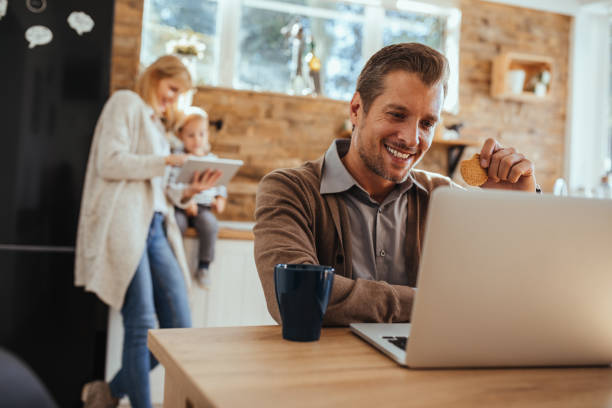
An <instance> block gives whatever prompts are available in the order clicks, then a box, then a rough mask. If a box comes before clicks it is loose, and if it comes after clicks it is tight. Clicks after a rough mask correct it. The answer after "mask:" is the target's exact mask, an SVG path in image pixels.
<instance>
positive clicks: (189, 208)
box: [185, 201, 198, 217]
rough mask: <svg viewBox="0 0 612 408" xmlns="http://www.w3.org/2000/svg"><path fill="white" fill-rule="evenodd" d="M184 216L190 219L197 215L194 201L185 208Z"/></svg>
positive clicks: (196, 206)
mask: <svg viewBox="0 0 612 408" xmlns="http://www.w3.org/2000/svg"><path fill="white" fill-rule="evenodd" d="M185 214H187V215H188V216H190V217H195V216H196V215H198V204H197V203H196V202H195V201H192V202H191V203H190V204H189V205H188V206H187V207H185Z"/></svg>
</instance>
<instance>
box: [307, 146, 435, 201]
mask: <svg viewBox="0 0 612 408" xmlns="http://www.w3.org/2000/svg"><path fill="white" fill-rule="evenodd" d="M350 145H351V140H350V139H336V140H334V141H333V142H332V144H331V145H330V146H329V148H328V149H327V152H325V158H324V160H323V172H322V176H321V187H320V188H319V192H320V193H321V194H334V193H342V192H344V191H347V190H349V189H350V188H351V187H353V186H357V187H358V188H360V189H361V190H363V191H364V192H365V190H364V189H363V188H362V187H361V186H360V185H359V183H357V181H355V179H354V178H353V176H351V173H349V172H348V170H347V169H346V167H344V163H342V160H341V158H342V157H343V156H344V155H345V154H346V153H347V152H348V150H349V147H350ZM413 184H416V185H417V186H418V187H421V188H423V187H422V186H420V185H419V184H418V183H416V181H415V179H414V177H413V176H412V171H411V172H410V173H408V178H407V179H406V181H404V182H403V183H401V184H397V185H396V188H398V189H399V194H403V193H405V192H406V191H408V190H410V188H411V187H412V185H413Z"/></svg>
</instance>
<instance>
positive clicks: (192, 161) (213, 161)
mask: <svg viewBox="0 0 612 408" xmlns="http://www.w3.org/2000/svg"><path fill="white" fill-rule="evenodd" d="M243 164H244V163H243V161H242V160H232V159H220V158H216V157H196V156H190V157H189V159H187V161H186V162H185V164H184V165H183V167H182V168H181V172H180V173H179V175H178V177H177V178H176V181H177V182H178V183H185V184H189V183H191V178H192V177H193V173H194V172H195V171H199V172H202V171H205V170H208V169H210V170H219V171H221V177H219V180H217V183H215V186H224V185H227V183H229V181H230V180H231V179H232V177H234V174H236V172H237V171H238V169H239V168H240V166H242V165H243Z"/></svg>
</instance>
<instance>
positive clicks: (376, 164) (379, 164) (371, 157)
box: [353, 129, 416, 184]
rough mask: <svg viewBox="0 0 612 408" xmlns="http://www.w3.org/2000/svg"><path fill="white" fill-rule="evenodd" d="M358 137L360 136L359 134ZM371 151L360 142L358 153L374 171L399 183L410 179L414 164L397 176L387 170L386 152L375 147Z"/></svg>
mask: <svg viewBox="0 0 612 408" xmlns="http://www.w3.org/2000/svg"><path fill="white" fill-rule="evenodd" d="M360 131H361V129H359V133H361V132H360ZM353 137H354V136H353ZM357 137H359V135H358V136H357ZM371 152H372V153H370V154H368V149H367V148H366V146H364V144H363V143H358V147H357V153H359V157H360V158H361V161H363V164H365V166H366V167H367V168H368V169H369V170H370V171H371V172H372V173H374V174H376V175H377V176H379V177H382V178H384V179H385V180H389V181H392V182H394V183H398V184H401V183H403V182H404V181H406V179H408V176H409V175H410V169H411V168H412V167H414V165H412V166H410V168H408V169H407V170H406V174H404V176H403V177H395V176H393V175H392V174H391V173H390V172H388V171H386V170H385V161H384V158H383V157H382V155H383V154H384V153H383V152H379V153H376V152H375V150H374V149H372V150H371ZM415 164H416V163H415Z"/></svg>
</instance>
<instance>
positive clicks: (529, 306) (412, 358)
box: [351, 189, 612, 368]
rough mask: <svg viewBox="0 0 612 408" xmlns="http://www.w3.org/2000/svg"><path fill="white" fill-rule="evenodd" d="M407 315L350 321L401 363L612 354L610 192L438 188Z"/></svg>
mask: <svg viewBox="0 0 612 408" xmlns="http://www.w3.org/2000/svg"><path fill="white" fill-rule="evenodd" d="M417 287H418V292H417V294H416V299H415V304H414V308H413V311H412V324H367V323H364V324H352V325H351V329H352V330H353V331H354V332H355V333H356V334H358V335H359V336H361V337H363V338H364V339H365V340H367V341H368V342H369V343H371V344H372V345H374V346H375V347H377V348H378V349H379V350H381V351H382V352H384V353H385V354H386V355H388V356H389V357H391V358H393V359H394V360H395V361H397V362H398V363H400V364H402V365H406V366H409V367H414V368H426V367H431V368H433V367H513V366H574V365H609V364H610V363H611V362H612V200H592V199H582V198H568V197H563V198H561V197H555V196H551V195H546V194H543V195H537V194H528V193H518V192H508V191H470V192H465V191H457V190H450V189H438V190H436V191H435V192H434V193H433V197H432V201H431V203H430V207H429V213H428V220H427V225H426V232H425V242H424V246H423V252H422V257H421V263H420V271H419V277H418V283H417Z"/></svg>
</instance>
